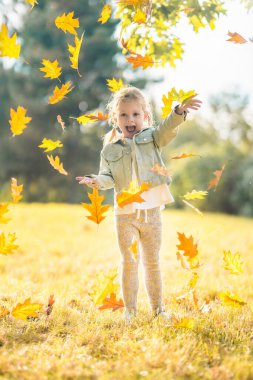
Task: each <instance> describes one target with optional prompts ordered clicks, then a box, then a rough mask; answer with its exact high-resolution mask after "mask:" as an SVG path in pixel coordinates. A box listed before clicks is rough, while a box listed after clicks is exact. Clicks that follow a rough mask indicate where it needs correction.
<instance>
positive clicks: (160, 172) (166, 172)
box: [150, 164, 172, 177]
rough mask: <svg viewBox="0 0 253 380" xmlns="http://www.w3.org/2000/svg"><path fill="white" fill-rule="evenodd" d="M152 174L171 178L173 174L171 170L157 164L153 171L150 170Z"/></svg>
mask: <svg viewBox="0 0 253 380" xmlns="http://www.w3.org/2000/svg"><path fill="white" fill-rule="evenodd" d="M150 171H151V172H153V173H156V174H158V175H162V176H165V177H167V176H170V175H171V174H172V172H171V170H169V169H167V168H166V167H164V166H160V165H159V164H155V165H154V166H153V167H152V168H151V169H150Z"/></svg>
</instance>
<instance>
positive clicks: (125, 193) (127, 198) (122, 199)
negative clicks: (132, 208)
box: [116, 181, 151, 208]
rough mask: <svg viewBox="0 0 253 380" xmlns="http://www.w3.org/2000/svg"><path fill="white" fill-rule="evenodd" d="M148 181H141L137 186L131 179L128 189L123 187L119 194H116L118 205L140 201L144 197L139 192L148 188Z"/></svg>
mask: <svg viewBox="0 0 253 380" xmlns="http://www.w3.org/2000/svg"><path fill="white" fill-rule="evenodd" d="M150 186H151V185H150V184H149V183H145V182H144V183H142V184H141V186H138V184H137V182H136V181H131V182H130V185H129V187H128V189H123V190H122V192H121V193H120V194H117V195H116V201H117V204H118V206H119V207H121V208H122V207H124V206H126V205H128V204H130V203H133V202H137V203H142V202H144V199H143V198H142V197H141V194H142V193H143V192H144V191H147V190H148V189H149V188H150Z"/></svg>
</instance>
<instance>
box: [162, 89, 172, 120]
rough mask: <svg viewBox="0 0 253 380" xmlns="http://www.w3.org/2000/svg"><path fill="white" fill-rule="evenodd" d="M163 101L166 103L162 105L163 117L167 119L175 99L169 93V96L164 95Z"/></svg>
mask: <svg viewBox="0 0 253 380" xmlns="http://www.w3.org/2000/svg"><path fill="white" fill-rule="evenodd" d="M162 101H163V104H164V106H163V107H162V118H163V119H165V118H166V117H167V116H168V115H169V114H170V113H171V110H172V103H173V99H172V98H171V97H169V95H168V97H166V96H165V95H163V97H162Z"/></svg>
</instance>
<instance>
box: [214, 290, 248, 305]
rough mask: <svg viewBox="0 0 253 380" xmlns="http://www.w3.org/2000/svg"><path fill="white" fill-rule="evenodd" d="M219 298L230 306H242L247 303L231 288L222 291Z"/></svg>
mask: <svg viewBox="0 0 253 380" xmlns="http://www.w3.org/2000/svg"><path fill="white" fill-rule="evenodd" d="M219 298H220V299H221V300H222V301H223V303H224V304H225V305H228V306H234V307H241V306H243V305H246V304H247V302H244V301H243V300H242V299H241V298H240V297H239V296H238V295H237V294H236V293H232V292H230V291H229V290H227V291H225V292H220V293H219Z"/></svg>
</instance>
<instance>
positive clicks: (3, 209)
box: [0, 203, 11, 224]
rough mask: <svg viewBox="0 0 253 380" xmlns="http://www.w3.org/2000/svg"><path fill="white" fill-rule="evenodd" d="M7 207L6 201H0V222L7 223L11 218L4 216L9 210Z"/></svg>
mask: <svg viewBox="0 0 253 380" xmlns="http://www.w3.org/2000/svg"><path fill="white" fill-rule="evenodd" d="M8 207H9V204H8V203H0V224H7V223H8V222H9V221H10V220H11V218H6V216H5V214H6V213H7V212H10V210H8Z"/></svg>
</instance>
